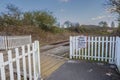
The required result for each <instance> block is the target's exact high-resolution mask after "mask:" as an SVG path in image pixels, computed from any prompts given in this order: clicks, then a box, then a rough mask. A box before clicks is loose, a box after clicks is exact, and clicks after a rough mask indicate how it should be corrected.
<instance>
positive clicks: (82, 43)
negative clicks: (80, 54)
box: [78, 36, 87, 48]
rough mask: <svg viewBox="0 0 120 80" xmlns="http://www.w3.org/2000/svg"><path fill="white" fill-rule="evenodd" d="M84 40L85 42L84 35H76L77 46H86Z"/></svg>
mask: <svg viewBox="0 0 120 80" xmlns="http://www.w3.org/2000/svg"><path fill="white" fill-rule="evenodd" d="M86 42H87V37H86V36H80V37H78V48H86V46H87V44H86Z"/></svg>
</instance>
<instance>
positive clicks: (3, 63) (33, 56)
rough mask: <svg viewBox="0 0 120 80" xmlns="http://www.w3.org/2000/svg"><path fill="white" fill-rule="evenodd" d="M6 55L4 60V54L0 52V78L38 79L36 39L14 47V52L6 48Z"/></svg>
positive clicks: (13, 79) (38, 57)
mask: <svg viewBox="0 0 120 80" xmlns="http://www.w3.org/2000/svg"><path fill="white" fill-rule="evenodd" d="M14 54H15V55H14ZM13 56H15V57H13ZM7 57H8V59H7V60H5V56H4V54H3V53H0V59H1V60H0V75H1V76H0V80H6V79H8V80H21V79H24V80H27V78H29V80H33V79H34V80H38V78H39V79H40V77H41V76H40V51H39V42H38V41H35V42H34V43H32V44H28V45H27V46H25V45H23V46H21V47H19V48H15V52H13V51H12V50H8V52H7ZM14 64H15V65H14ZM6 67H8V68H6ZM15 69H16V71H14V70H15ZM14 72H16V74H17V77H15V74H14ZM7 73H8V74H7ZM21 75H22V76H23V77H21Z"/></svg>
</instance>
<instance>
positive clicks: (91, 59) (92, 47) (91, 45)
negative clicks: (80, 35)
mask: <svg viewBox="0 0 120 80" xmlns="http://www.w3.org/2000/svg"><path fill="white" fill-rule="evenodd" d="M91 41H92V42H91V44H92V45H91V60H93V37H92V38H91Z"/></svg>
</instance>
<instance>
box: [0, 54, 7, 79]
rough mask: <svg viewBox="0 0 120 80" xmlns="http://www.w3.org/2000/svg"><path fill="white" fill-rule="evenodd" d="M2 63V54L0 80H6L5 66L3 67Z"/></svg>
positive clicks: (1, 55)
mask: <svg viewBox="0 0 120 80" xmlns="http://www.w3.org/2000/svg"><path fill="white" fill-rule="evenodd" d="M3 63H4V58H3V53H0V71H1V74H0V75H1V79H2V80H6V75H5V66H4V65H3Z"/></svg>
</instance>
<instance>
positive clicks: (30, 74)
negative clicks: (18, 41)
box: [27, 44, 32, 80]
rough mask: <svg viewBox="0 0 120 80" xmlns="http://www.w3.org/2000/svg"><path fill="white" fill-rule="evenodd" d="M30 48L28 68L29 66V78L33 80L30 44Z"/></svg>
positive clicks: (28, 47) (28, 46)
mask: <svg viewBox="0 0 120 80" xmlns="http://www.w3.org/2000/svg"><path fill="white" fill-rule="evenodd" d="M27 49H28V65H29V66H28V68H29V80H32V71H31V54H30V45H29V44H28V45H27Z"/></svg>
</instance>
